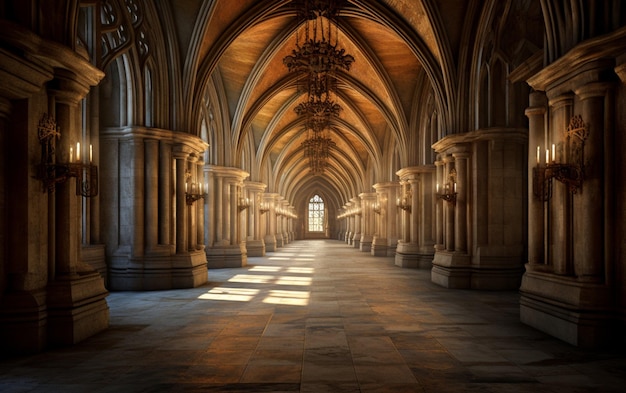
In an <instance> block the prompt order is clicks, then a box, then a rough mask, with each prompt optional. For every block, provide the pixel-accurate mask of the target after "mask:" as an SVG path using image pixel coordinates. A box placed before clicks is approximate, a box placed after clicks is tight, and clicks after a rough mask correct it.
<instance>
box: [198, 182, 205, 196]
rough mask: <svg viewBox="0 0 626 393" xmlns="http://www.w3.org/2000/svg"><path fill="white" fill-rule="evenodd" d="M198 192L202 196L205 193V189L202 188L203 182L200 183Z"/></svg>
mask: <svg viewBox="0 0 626 393" xmlns="http://www.w3.org/2000/svg"><path fill="white" fill-rule="evenodd" d="M198 190H199V191H200V194H202V191H204V188H202V182H200V186H199V187H198Z"/></svg>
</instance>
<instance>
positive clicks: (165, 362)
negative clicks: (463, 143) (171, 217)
mask: <svg viewBox="0 0 626 393" xmlns="http://www.w3.org/2000/svg"><path fill="white" fill-rule="evenodd" d="M518 297H519V295H518V293H517V292H515V291H511V292H479V291H464V290H447V289H444V288H441V287H439V286H436V285H434V284H432V283H431V282H430V273H429V271H419V270H411V269H402V268H399V267H396V266H395V265H394V263H393V258H380V257H373V256H371V255H369V254H366V253H362V252H359V251H358V250H355V249H353V248H351V247H349V246H348V245H346V244H345V243H343V242H339V241H332V240H328V241H323V240H315V241H296V242H294V243H292V244H289V245H287V246H285V247H283V248H281V249H279V251H277V252H275V253H269V254H268V256H266V257H263V258H249V260H248V266H247V267H246V268H241V269H219V270H210V271H209V284H207V285H206V286H203V287H201V288H195V289H185V290H172V291H154V292H137V293H134V292H116V293H111V294H110V296H109V297H108V302H109V307H110V309H111V327H110V329H108V330H107V331H105V332H103V333H101V334H99V335H97V336H94V337H92V338H90V339H88V340H86V341H85V342H83V343H80V344H78V345H76V346H74V347H71V348H64V349H56V350H49V351H47V352H45V353H41V354H38V355H34V356H28V357H22V358H12V359H4V360H2V361H0V391H2V392H64V393H65V392H81V393H82V392H90V393H102V392H116V393H117V392H186V391H188V392H310V393H322V392H332V393H343V392H466V391H470V392H535V393H539V392H555V393H556V392H625V391H626V355H625V354H624V353H623V352H621V351H620V350H613V351H602V352H598V351H584V350H580V349H577V348H575V347H572V346H570V345H568V344H565V343H563V342H561V341H558V340H556V339H554V338H551V337H549V336H546V335H545V334H543V333H541V332H538V331H536V330H534V329H532V328H530V327H527V326H525V325H522V324H521V323H520V322H519V315H518V313H519V307H518Z"/></svg>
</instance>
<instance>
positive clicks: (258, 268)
mask: <svg viewBox="0 0 626 393" xmlns="http://www.w3.org/2000/svg"><path fill="white" fill-rule="evenodd" d="M280 269H282V267H280V266H254V267H251V268H250V269H248V271H250V272H277V271H280Z"/></svg>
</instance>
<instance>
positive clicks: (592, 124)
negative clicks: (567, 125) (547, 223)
mask: <svg viewBox="0 0 626 393" xmlns="http://www.w3.org/2000/svg"><path fill="white" fill-rule="evenodd" d="M610 89H611V85H610V84H609V83H606V82H595V83H588V84H586V85H584V86H582V87H580V88H579V89H577V90H576V95H577V96H578V97H579V98H580V100H581V104H582V115H581V116H582V119H583V122H585V123H586V125H587V127H588V128H589V134H588V137H587V140H586V141H585V148H584V159H585V169H584V170H585V178H584V183H583V186H582V187H583V192H582V193H580V195H576V196H575V197H574V211H575V212H576V213H575V214H574V222H573V226H574V238H575V239H577V240H576V242H575V243H574V253H573V254H574V255H573V256H574V263H575V273H576V276H577V277H578V279H580V280H583V281H592V282H601V281H604V270H605V268H604V260H605V258H604V241H603V239H604V237H605V233H604V228H605V226H604V225H605V223H604V220H605V215H604V209H605V206H604V203H603V202H604V199H605V195H604V190H605V187H604V170H605V159H604V157H605V155H606V151H608V150H609V149H610V147H609V146H606V147H605V146H604V141H605V139H606V140H607V141H612V138H611V137H607V136H605V133H610V132H611V130H612V127H610V126H608V125H607V124H606V119H607V116H606V108H605V102H606V98H607V96H608V95H609V92H610ZM573 138H575V137H573ZM605 149H606V150H605ZM611 246H612V245H611Z"/></svg>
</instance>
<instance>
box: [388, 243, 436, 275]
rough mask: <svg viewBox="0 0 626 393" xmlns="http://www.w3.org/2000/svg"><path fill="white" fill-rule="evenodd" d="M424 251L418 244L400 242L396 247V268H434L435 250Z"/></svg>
mask: <svg viewBox="0 0 626 393" xmlns="http://www.w3.org/2000/svg"><path fill="white" fill-rule="evenodd" d="M430 250H431V252H426V250H422V249H421V247H420V246H419V245H418V244H417V243H406V242H403V241H399V242H398V246H397V247H396V259H395V264H396V266H400V267H404V268H412V269H430V268H432V266H433V257H434V249H433V248H432V247H430Z"/></svg>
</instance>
